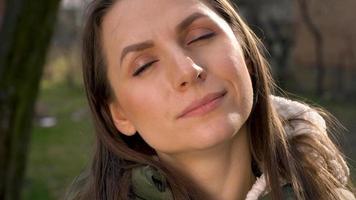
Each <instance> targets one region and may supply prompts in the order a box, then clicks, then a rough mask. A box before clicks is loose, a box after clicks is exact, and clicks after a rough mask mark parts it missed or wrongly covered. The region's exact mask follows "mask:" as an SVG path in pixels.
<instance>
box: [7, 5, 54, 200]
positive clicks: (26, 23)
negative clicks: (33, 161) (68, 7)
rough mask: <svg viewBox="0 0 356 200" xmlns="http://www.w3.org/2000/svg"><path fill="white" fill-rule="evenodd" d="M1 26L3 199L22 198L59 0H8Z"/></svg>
mask: <svg viewBox="0 0 356 200" xmlns="http://www.w3.org/2000/svg"><path fill="white" fill-rule="evenodd" d="M4 5H5V6H6V7H5V9H4V15H3V17H2V26H1V28H0V44H1V45H0V199H2V200H10V199H11V200H17V199H19V198H20V193H21V188H22V182H23V175H24V171H25V166H26V158H27V149H28V145H29V141H30V130H31V124H32V116H33V110H34V109H33V107H34V102H35V99H36V96H37V93H38V86H39V82H40V78H41V75H42V70H43V66H44V62H45V57H46V52H47V48H48V45H49V42H50V38H51V35H52V32H53V27H54V25H55V21H56V16H57V10H58V6H59V0H46V1H33V0H7V1H5V4H4Z"/></svg>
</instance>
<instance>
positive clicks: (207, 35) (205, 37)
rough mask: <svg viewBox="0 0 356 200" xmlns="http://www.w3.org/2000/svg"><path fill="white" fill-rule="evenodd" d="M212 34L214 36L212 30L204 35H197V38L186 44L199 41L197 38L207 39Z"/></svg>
mask: <svg viewBox="0 0 356 200" xmlns="http://www.w3.org/2000/svg"><path fill="white" fill-rule="evenodd" d="M213 36H215V33H214V32H211V33H207V34H205V35H202V36H199V37H198V38H196V39H194V40H192V41H190V42H188V44H187V45H190V44H192V43H194V42H196V41H199V40H204V39H209V38H211V37H213Z"/></svg>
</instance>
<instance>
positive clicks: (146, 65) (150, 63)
mask: <svg viewBox="0 0 356 200" xmlns="http://www.w3.org/2000/svg"><path fill="white" fill-rule="evenodd" d="M156 62H158V60H153V61H151V62H148V63H146V64H144V65H142V66H141V67H139V68H138V69H137V70H136V71H135V72H134V74H133V76H138V75H140V74H141V72H143V71H144V70H145V69H147V68H148V67H150V66H151V65H152V64H154V63H156Z"/></svg>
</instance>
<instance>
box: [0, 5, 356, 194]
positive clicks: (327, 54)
mask: <svg viewBox="0 0 356 200" xmlns="http://www.w3.org/2000/svg"><path fill="white" fill-rule="evenodd" d="M88 2H89V1H88V0H62V1H60V0H47V1H26V0H0V27H1V28H0V109H1V110H0V181H1V183H0V199H4V200H5V199H6V200H7V199H9V200H10V199H11V200H12V199H26V200H29V199H31V200H32V199H36V200H52V199H61V198H63V195H64V193H65V191H66V189H67V188H68V186H69V185H70V183H71V182H72V181H73V180H74V178H75V177H76V176H77V175H79V174H80V173H81V172H82V171H83V170H84V169H85V168H86V167H87V166H88V165H89V163H90V155H91V154H92V150H93V149H92V146H93V143H94V137H93V127H92V123H91V119H90V113H89V110H88V106H87V102H86V99H85V95H84V90H83V83H82V77H81V66H80V62H81V61H80V58H81V57H80V43H81V29H82V26H83V18H84V12H85V8H86V6H87V4H88ZM235 2H236V4H237V5H238V10H239V12H240V13H241V15H242V16H243V17H244V18H245V19H246V21H248V23H249V25H250V26H251V28H252V29H253V30H254V31H255V32H256V34H257V35H258V36H259V37H260V38H261V40H262V41H263V43H264V44H265V46H266V49H267V58H268V60H269V61H270V63H271V68H272V72H273V76H274V78H275V80H276V81H277V83H278V85H279V86H280V87H281V88H282V89H284V90H286V91H287V92H289V93H291V94H295V95H296V96H297V97H298V99H301V100H305V101H307V102H309V103H312V104H313V105H317V106H322V107H324V108H326V109H327V110H328V111H330V112H331V113H332V114H333V115H335V116H336V118H337V119H338V120H340V122H341V123H342V124H343V125H344V126H345V128H346V130H345V131H344V133H343V134H340V135H338V136H337V140H338V143H339V144H340V146H341V148H342V150H343V151H344V152H345V154H346V157H347V160H348V162H349V164H350V165H351V166H350V167H351V173H352V176H353V177H354V179H355V178H356V175H355V172H356V171H355V167H356V162H355V159H356V146H355V145H353V144H354V143H356V136H355V131H356V123H355V122H354V119H355V117H356V104H355V102H356V78H355V77H356V24H355V22H356V14H355V12H354V9H355V8H356V1H354V0H343V1H333V0H235ZM354 183H355V182H354Z"/></svg>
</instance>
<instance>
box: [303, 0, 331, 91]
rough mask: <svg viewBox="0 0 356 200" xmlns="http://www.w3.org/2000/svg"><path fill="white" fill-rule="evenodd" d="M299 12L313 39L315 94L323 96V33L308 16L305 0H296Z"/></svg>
mask: <svg viewBox="0 0 356 200" xmlns="http://www.w3.org/2000/svg"><path fill="white" fill-rule="evenodd" d="M298 5H299V7H300V12H301V15H302V18H303V21H304V23H305V24H306V26H307V28H308V30H309V31H310V33H311V34H312V35H313V37H314V41H315V53H316V69H317V75H316V91H315V92H316V94H317V95H319V96H323V95H324V93H325V86H324V84H325V83H324V82H325V81H324V79H325V65H324V42H323V35H322V33H321V31H320V30H319V28H318V26H317V25H316V24H314V22H313V20H312V17H311V16H310V13H309V12H310V11H309V6H308V3H307V1H306V0H298Z"/></svg>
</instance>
